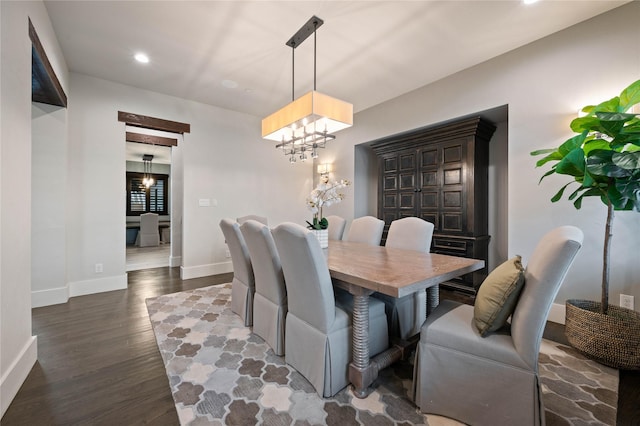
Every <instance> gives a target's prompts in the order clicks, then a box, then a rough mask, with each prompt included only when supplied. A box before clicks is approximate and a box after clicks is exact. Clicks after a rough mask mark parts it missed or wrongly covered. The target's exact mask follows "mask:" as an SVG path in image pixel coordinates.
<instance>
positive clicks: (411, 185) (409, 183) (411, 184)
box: [400, 172, 416, 191]
mask: <svg viewBox="0 0 640 426" xmlns="http://www.w3.org/2000/svg"><path fill="white" fill-rule="evenodd" d="M415 188H416V174H415V172H414V173H401V174H400V190H407V189H409V190H411V191H413V190H414V189H415Z"/></svg>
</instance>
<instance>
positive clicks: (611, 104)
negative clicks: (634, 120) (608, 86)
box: [593, 96, 621, 113]
mask: <svg viewBox="0 0 640 426" xmlns="http://www.w3.org/2000/svg"><path fill="white" fill-rule="evenodd" d="M593 112H596V113H597V112H621V111H620V98H619V97H617V96H616V97H613V98H611V99H609V100H608V101H604V102H602V103H600V104H598V105H596V107H595V108H594V111H593Z"/></svg>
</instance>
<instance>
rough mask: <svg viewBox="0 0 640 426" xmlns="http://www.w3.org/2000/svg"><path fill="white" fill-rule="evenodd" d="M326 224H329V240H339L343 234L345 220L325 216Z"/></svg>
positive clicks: (338, 217)
mask: <svg viewBox="0 0 640 426" xmlns="http://www.w3.org/2000/svg"><path fill="white" fill-rule="evenodd" d="M327 222H329V227H328V228H327V229H328V230H329V239H330V240H341V239H342V235H343V234H344V227H345V225H346V224H347V220H346V219H345V218H342V217H340V216H327Z"/></svg>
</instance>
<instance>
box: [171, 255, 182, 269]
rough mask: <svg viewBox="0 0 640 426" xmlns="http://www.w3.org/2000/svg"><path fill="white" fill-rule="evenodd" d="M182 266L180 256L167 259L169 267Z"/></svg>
mask: <svg viewBox="0 0 640 426" xmlns="http://www.w3.org/2000/svg"><path fill="white" fill-rule="evenodd" d="M180 265H182V256H170V257H169V267H170V268H175V267H176V266H180Z"/></svg>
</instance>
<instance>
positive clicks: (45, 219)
mask: <svg viewBox="0 0 640 426" xmlns="http://www.w3.org/2000/svg"><path fill="white" fill-rule="evenodd" d="M31 139H32V140H31V146H32V153H31V166H32V168H31V170H32V171H31V176H32V182H31V300H32V303H31V306H32V307H34V308H37V307H39V306H47V305H54V304H58V303H64V302H66V301H67V300H68V299H69V292H68V287H67V268H66V264H67V259H66V256H67V250H66V244H67V238H66V208H65V203H66V189H67V109H66V108H61V107H57V106H52V105H46V104H41V103H33V104H32V120H31Z"/></svg>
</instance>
